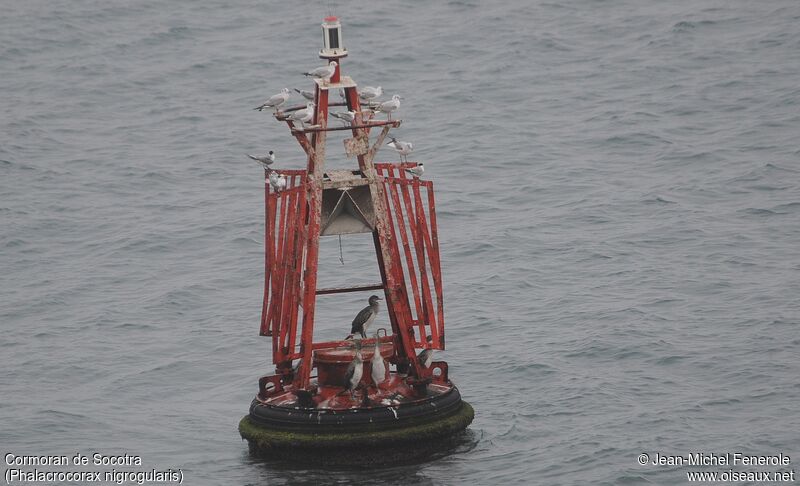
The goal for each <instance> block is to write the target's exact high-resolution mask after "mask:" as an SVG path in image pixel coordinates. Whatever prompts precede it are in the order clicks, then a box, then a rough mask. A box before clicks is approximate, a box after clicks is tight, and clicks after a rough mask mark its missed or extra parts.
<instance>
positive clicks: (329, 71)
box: [303, 61, 338, 83]
mask: <svg viewBox="0 0 800 486" xmlns="http://www.w3.org/2000/svg"><path fill="white" fill-rule="evenodd" d="M336 66H338V64H337V63H336V61H331V63H330V64H327V65H325V66H321V67H318V68H316V69H312V70H311V71H309V72H307V73H303V74H304V75H306V76H311V77H312V78H317V79H321V80H323V81H325V82H326V83H328V82H329V80H330V77H331V76H333V73H335V72H336Z"/></svg>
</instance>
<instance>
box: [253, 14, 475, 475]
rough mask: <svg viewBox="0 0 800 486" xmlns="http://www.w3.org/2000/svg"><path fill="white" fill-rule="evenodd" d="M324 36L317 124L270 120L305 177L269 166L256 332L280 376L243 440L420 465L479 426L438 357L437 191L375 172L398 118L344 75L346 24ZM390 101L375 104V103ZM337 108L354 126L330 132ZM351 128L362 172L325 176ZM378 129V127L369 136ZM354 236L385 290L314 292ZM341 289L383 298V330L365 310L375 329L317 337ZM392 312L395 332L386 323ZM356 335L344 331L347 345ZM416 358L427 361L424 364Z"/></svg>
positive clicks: (376, 286)
mask: <svg viewBox="0 0 800 486" xmlns="http://www.w3.org/2000/svg"><path fill="white" fill-rule="evenodd" d="M322 29H323V39H324V44H323V49H322V50H321V51H320V53H319V55H320V57H321V58H323V59H326V60H327V61H328V63H329V65H331V66H334V67H335V72H334V73H333V75H331V76H330V77H329V78H327V77H326V78H314V79H313V81H314V84H315V86H314V102H313V107H309V108H310V109H311V110H313V116H311V120H310V121H308V122H305V120H304V124H303V125H302V126H299V127H298V126H296V125H295V121H296V117H293V116H292V114H293V113H295V112H297V111H298V110H302V109H305V108H306V104H305V102H304V103H303V104H302V105H297V106H293V107H286V105H285V104H280V105H278V106H277V107H276V111H275V112H274V113H273V115H274V117H275V118H276V119H277V120H279V121H282V122H285V123H286V124H287V125H288V127H289V130H290V132H291V134H292V135H293V136H294V137H295V139H297V141H298V142H299V144H300V146H301V148H302V149H303V150H304V152H305V154H306V158H307V160H306V169H302V170H281V169H276V168H271V167H265V172H266V174H265V175H267V176H269V175H273V176H274V174H277V175H278V176H279V177H282V178H283V180H284V184H283V186H282V187H281V188H280V189H279V190H276V189H275V188H274V187H273V185H271V184H269V183H267V184H265V191H266V194H265V198H266V205H265V206H266V211H265V212H266V238H265V240H266V242H265V246H266V248H265V259H266V265H265V267H266V271H265V280H264V301H263V306H262V316H261V329H260V333H261V335H262V336H270V337H271V338H272V361H273V363H274V365H275V372H274V373H272V374H268V375H265V376H262V377H261V378H260V379H259V381H258V393H257V394H256V396H255V398H254V399H253V401H252V403H251V405H250V412H249V414H248V415H246V416H245V417H244V418H243V419H242V420H241V422H240V423H239V432H240V434H241V436H242V437H243V438H244V439H246V440H247V441H248V443H249V446H250V449H251V451H252V452H254V453H258V454H261V455H264V456H266V457H270V458H275V459H287V460H295V461H302V462H304V463H315V464H322V465H325V464H332V465H377V464H388V463H395V462H398V461H408V460H418V459H422V458H426V457H430V455H431V454H433V453H435V452H437V451H440V450H441V449H442V448H443V447H445V446H446V445H447V444H449V443H451V442H452V441H453V440H454V439H456V438H457V437H458V434H459V433H460V432H462V431H463V430H464V429H465V428H466V427H467V426H468V425H469V424H470V423H471V422H472V419H473V416H474V412H473V409H472V407H471V406H470V405H469V404H468V403H467V402H465V401H464V400H462V398H461V395H460V394H459V391H458V389H457V388H456V386H455V385H454V384H453V382H452V381H450V378H449V375H448V365H447V362H445V361H437V360H432V359H431V356H432V350H443V349H444V348H445V328H444V307H443V300H442V299H443V295H442V274H441V263H440V259H439V240H438V236H437V226H436V211H435V202H434V193H433V182H431V181H430V180H427V179H423V178H422V177H421V175H422V172H421V171H419V173H420V175H419V176H416V175H415V173H413V171H412V173H409V172H407V169H416V168H417V167H418V166H419V167H421V166H422V165H421V164H419V163H418V162H407V161H406V162H399V163H376V162H374V159H375V155H376V152H377V150H378V148H380V147H381V146H382V145H383V143H384V141H385V140H386V138H387V135H388V134H389V131H390V130H391V129H393V128H397V127H399V126H400V124H401V123H402V120H399V119H397V118H394V119H392V118H391V117H389V116H387V117H386V118H387V119H383V120H382V119H378V118H377V116H376V111H374V110H368V109H363V110H362V106H361V104H360V96H359V95H360V94H361V93H360V92H359V89H358V86H357V85H356V83H355V82H354V81H353V80H352V79H351V78H350V77H348V76H344V75H343V74H342V59H343V58H344V57H346V56H347V54H348V53H347V49H345V47H344V45H343V43H342V27H341V23H340V22H339V19H338V18H336V17H327V18H326V19H325V21H324V23H323V24H322ZM334 61H335V63H334ZM340 90H341V91H342V92H343V93H344V101H341V102H339V101H333V99H335V98H337V97H334V98H333V99H331V97H330V96H329V94H330V93H331V92H333V93H334V94H335V93H337V92H339V91H340ZM380 95H381V93H378V94H377V96H371V97H365V98H366V99H369V100H370V103H373V101H372V100H373V99H374V98H377V97H378V96H380ZM376 101H377V100H376ZM337 107H341V109H342V111H343V112H349V113H352V114H353V117H352V118H353V119H352V120H351V121H349V122H348V123H347V124H344V126H339V124H338V123H337V124H336V125H335V126H328V115H329V114H331V113H329V110H330V109H332V108H337ZM341 130H349V131H351V132H352V135H353V137H352V138H350V139H347V140H345V143H344V145H345V152H346V154H347V156H348V157H356V158H357V160H358V168H357V169H355V170H329V171H328V170H326V169H325V153H326V137H327V134H328V132H331V131H341ZM373 130H375V131H378V130H380V131H379V133H378V134H377V136H375V137H373V139H372V140H371V139H370V132H371V131H373ZM358 233H371V234H372V235H373V242H374V245H375V250H376V257H377V263H378V268H379V270H380V275H381V281H380V282H379V283H368V284H363V285H356V286H349V287H336V288H318V287H317V270H318V265H319V263H320V261H319V243H320V238H321V237H324V236H339V237H341V236H342V235H349V234H358ZM344 292H363V293H364V295H365V299H366V296H368V295H370V294H371V293H375V292H379V293H380V292H382V295H383V298H382V300H381V299H375V298H370V304H371V305H372V304H374V303H376V302H378V301H379V300H380V306H375V307H373V309H377V311H375V312H377V314H376V315H378V316H380V317H379V318H378V319H379V320H376V321H374V322H373V320H372V319H375V318H376V315H373V314H372V313H371V312H372V311H370V312H369V313H368V312H366V311H367V309H365V312H364V316H362V317H364V321H365V322H366V323H367V324H369V323H371V326H369V333H366V332H354V333H353V334H351V335H349V336H347V338H343V339H342V340H339V341H324V342H318V341H314V322H315V319H316V318H317V316H316V315H315V304H316V299H317V297H318V296H321V295H335V294H341V293H344ZM362 305H363V304H362ZM384 309H385V310H384ZM384 312H385V313H384ZM367 314H369V315H367ZM386 316H388V321H389V323H390V329H386V328H380V327H379V326H380V325H379V324H378V322H380V321H381V320H383V319H385V318H386ZM368 318H369V320H368ZM367 321H368V322H367ZM348 324H349V322H347V323H345V325H348ZM376 328H377V331H378V332H376ZM348 330H349V329H346V328H343V329H342V331H343V336H344V335H346V334H347V331H348ZM418 350H419V351H423V350H430V351H429V352H427V353H424V354H423V356H425V359H417V351H418ZM376 353H379V355H380V356H376ZM437 354H438V353H437ZM356 356H358V358H356ZM354 360H356V361H354ZM373 366H378V369H376V370H373ZM356 367H357V369H356ZM381 367H384V369H383V370H381V369H380V368H381ZM381 377H382V379H380V378H381Z"/></svg>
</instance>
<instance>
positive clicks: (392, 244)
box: [374, 171, 419, 372]
mask: <svg viewBox="0 0 800 486" xmlns="http://www.w3.org/2000/svg"><path fill="white" fill-rule="evenodd" d="M390 175H391V171H390ZM378 184H380V185H381V188H382V189H383V191H382V192H383V194H382V195H381V196H382V198H383V201H382V202H383V204H384V205H383V207H384V209H385V211H384V213H383V214H384V215H385V219H384V220H383V222H384V223H385V226H384V227H383V230H384V233H380V232H379V231H378V230H377V229H376V231H375V233H374V234H375V250H376V252H378V253H379V255H380V256H379V258H378V264H379V265H380V268H381V277H382V278H383V279H384V282H383V285H384V293H385V295H386V301H387V308H388V309H389V319H390V321H391V323H392V331H393V332H394V334H395V336H399V340H398V339H395V355H396V356H402V357H403V358H404V359H406V360H407V361H408V362H409V364H410V365H411V366H413V367H415V370H416V371H417V372H419V369H418V368H417V364H416V359H414V358H415V357H416V353H415V351H414V343H413V341H412V340H411V336H410V334H409V326H410V325H411V322H412V319H411V310H410V306H409V304H408V294H407V293H406V284H405V278H404V277H403V269H402V267H400V268H399V272H398V267H397V265H391V266H390V265H387V262H386V259H387V256H388V257H389V258H391V259H392V260H393V261H394V262H400V251H399V249H398V248H397V235H396V233H395V227H394V224H393V223H392V212H391V210H389V208H390V205H389V196H388V194H387V191H389V189H388V184H389V182H388V181H387V180H386V179H384V180H383V181H381V182H378ZM401 216H402V214H401ZM387 233H388V234H387ZM386 245H389V246H386ZM390 272H394V273H390Z"/></svg>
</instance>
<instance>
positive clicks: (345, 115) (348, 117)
mask: <svg viewBox="0 0 800 486" xmlns="http://www.w3.org/2000/svg"><path fill="white" fill-rule="evenodd" d="M331 116H332V117H335V118H338V119H340V120H342V121H343V122H347V123H350V124H351V125H352V124H353V122H354V121H355V120H356V112H355V111H342V112H331Z"/></svg>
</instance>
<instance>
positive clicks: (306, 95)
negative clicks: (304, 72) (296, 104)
mask: <svg viewBox="0 0 800 486" xmlns="http://www.w3.org/2000/svg"><path fill="white" fill-rule="evenodd" d="M294 90H295V91H297V92H298V93H300V96H302V97H303V98H305V99H307V100H308V101H314V92H313V91H306V90H304V89H297V88H294Z"/></svg>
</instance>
